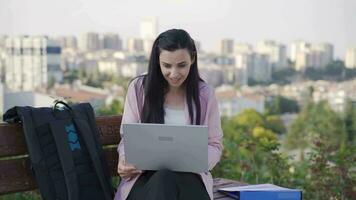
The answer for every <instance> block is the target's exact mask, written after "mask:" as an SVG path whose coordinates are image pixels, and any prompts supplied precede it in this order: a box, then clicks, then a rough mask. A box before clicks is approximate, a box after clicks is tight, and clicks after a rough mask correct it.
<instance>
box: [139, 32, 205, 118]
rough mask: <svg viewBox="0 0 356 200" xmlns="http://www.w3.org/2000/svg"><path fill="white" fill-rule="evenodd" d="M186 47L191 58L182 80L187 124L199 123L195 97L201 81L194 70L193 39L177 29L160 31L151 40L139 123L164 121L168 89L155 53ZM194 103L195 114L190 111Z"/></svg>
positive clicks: (199, 112) (196, 68) (195, 69)
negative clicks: (186, 74) (188, 118)
mask: <svg viewBox="0 0 356 200" xmlns="http://www.w3.org/2000/svg"><path fill="white" fill-rule="evenodd" d="M178 49H187V50H188V51H189V54H190V57H191V59H192V61H193V63H192V65H191V67H190V71H189V74H188V77H187V79H186V80H185V81H184V83H183V85H184V86H185V91H186V99H187V104H188V111H189V117H190V123H191V124H194V119H195V124H196V125H199V124H200V118H201V108H200V99H199V81H203V80H202V79H201V78H200V76H199V72H198V65H197V60H198V57H197V50H196V47H195V44H194V40H193V39H192V38H191V37H190V35H189V34H188V33H187V32H186V31H184V30H181V29H171V30H168V31H165V32H163V33H161V34H160V35H159V36H158V37H157V39H156V40H155V41H154V43H153V47H152V51H151V56H150V60H149V65H148V73H147V75H145V76H144V78H143V87H144V95H145V101H144V105H143V109H142V112H141V122H143V123H164V115H165V112H164V109H163V104H164V96H165V94H166V92H167V91H168V86H169V84H168V82H167V81H166V79H164V77H163V75H162V72H161V69H160V63H159V55H160V53H161V51H162V50H167V51H175V50H178ZM193 103H194V105H195V113H196V116H195V117H194V110H193Z"/></svg>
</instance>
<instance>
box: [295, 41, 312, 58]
mask: <svg viewBox="0 0 356 200" xmlns="http://www.w3.org/2000/svg"><path fill="white" fill-rule="evenodd" d="M310 47H311V44H310V43H308V42H306V41H302V40H297V41H294V42H293V43H292V44H291V47H290V60H291V61H292V62H296V60H297V56H298V54H300V53H301V52H304V51H305V50H306V49H310Z"/></svg>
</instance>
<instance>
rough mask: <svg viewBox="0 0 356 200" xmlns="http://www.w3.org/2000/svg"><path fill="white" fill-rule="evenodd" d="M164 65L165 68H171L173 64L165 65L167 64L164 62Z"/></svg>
mask: <svg viewBox="0 0 356 200" xmlns="http://www.w3.org/2000/svg"><path fill="white" fill-rule="evenodd" d="M163 67H165V68H170V67H171V66H170V65H165V64H163Z"/></svg>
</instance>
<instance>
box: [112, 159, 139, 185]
mask: <svg viewBox="0 0 356 200" xmlns="http://www.w3.org/2000/svg"><path fill="white" fill-rule="evenodd" d="M117 172H118V173H119V175H120V177H121V178H123V179H124V180H126V181H130V180H131V179H133V178H135V177H136V176H138V175H139V174H141V173H142V170H138V169H136V167H135V166H133V165H131V164H128V163H125V159H124V158H122V159H119V164H118V166H117Z"/></svg>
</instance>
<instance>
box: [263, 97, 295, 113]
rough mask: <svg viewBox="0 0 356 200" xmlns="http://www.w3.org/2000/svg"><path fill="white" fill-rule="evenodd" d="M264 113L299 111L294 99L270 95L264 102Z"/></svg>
mask: <svg viewBox="0 0 356 200" xmlns="http://www.w3.org/2000/svg"><path fill="white" fill-rule="evenodd" d="M265 107H266V113H267V114H270V115H273V114H283V113H296V112H299V106H298V103H297V101H296V100H292V99H289V98H286V97H283V96H272V97H270V98H269V100H268V101H266V103H265Z"/></svg>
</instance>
